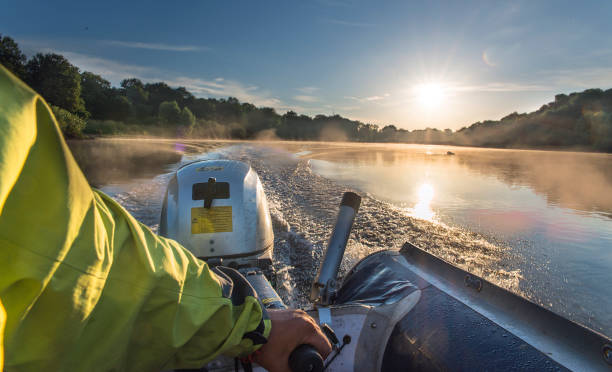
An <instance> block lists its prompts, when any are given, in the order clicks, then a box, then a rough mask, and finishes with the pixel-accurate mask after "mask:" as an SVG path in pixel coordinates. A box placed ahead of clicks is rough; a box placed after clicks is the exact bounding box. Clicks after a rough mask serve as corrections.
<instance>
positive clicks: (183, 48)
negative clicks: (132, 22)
mask: <svg viewBox="0 0 612 372" xmlns="http://www.w3.org/2000/svg"><path fill="white" fill-rule="evenodd" d="M102 43H103V44H106V45H112V46H117V47H122V48H135V49H150V50H164V51H171V52H199V51H206V50H210V48H208V47H204V46H196V45H170V44H161V43H143V42H140V41H120V40H103V41H102Z"/></svg>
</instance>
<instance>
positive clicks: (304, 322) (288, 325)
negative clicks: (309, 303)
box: [254, 309, 332, 372]
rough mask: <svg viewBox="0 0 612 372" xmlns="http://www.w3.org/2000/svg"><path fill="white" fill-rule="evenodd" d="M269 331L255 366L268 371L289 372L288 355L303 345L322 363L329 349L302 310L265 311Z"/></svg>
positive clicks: (319, 330) (323, 338) (326, 341)
mask: <svg viewBox="0 0 612 372" xmlns="http://www.w3.org/2000/svg"><path fill="white" fill-rule="evenodd" d="M268 316H269V317H270V320H271V321H272V330H271V331H270V336H269V337H268V342H267V343H266V344H264V345H263V346H262V347H261V348H260V349H259V353H255V356H254V360H255V362H256V363H257V364H259V365H260V366H262V367H264V368H265V369H267V370H268V371H270V372H290V371H291V370H290V369H289V355H290V354H291V352H292V351H293V350H295V348H297V347H298V346H300V345H302V344H309V345H312V346H314V348H315V349H317V351H318V352H319V354H321V356H322V357H323V360H325V358H327V356H328V355H329V353H331V350H332V347H331V344H330V343H329V341H328V340H327V337H325V335H324V334H323V332H322V331H321V329H320V328H319V326H318V325H317V323H316V322H315V321H314V319H312V318H311V317H310V316H308V314H306V313H305V312H304V311H302V310H292V309H290V310H268Z"/></svg>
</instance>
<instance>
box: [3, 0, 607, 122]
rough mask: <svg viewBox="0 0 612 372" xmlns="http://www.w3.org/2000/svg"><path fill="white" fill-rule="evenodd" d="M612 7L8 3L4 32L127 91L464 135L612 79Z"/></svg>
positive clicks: (211, 0) (329, 0)
mask: <svg viewBox="0 0 612 372" xmlns="http://www.w3.org/2000/svg"><path fill="white" fill-rule="evenodd" d="M611 15H612V2H608V1H601V2H577V1H567V2H565V1H524V2H523V1H503V2H494V1H466V2H459V1H457V2H455V1H453V2H444V1H422V2H409V1H377V2H374V1H370V2H366V1H352V0H319V1H297V2H291V1H278V2H273V1H244V2H242V1H241V2H233V1H229V0H227V1H220V0H198V1H191V0H181V1H163V2H162V1H146V2H145V1H127V0H123V1H96V2H85V1H42V0H34V1H29V0H5V1H4V4H3V6H2V12H0V33H2V34H3V35H8V36H11V37H13V38H14V39H15V40H16V41H17V42H18V43H19V44H20V46H21V47H22V49H23V50H24V52H26V54H27V55H28V56H31V55H32V54H33V53H35V52H39V51H43V52H48V51H54V52H58V53H61V54H63V55H65V56H66V57H68V58H69V60H70V61H71V62H72V63H74V64H75V65H77V66H78V67H80V68H81V69H82V70H88V71H92V72H95V73H99V74H101V75H102V76H103V77H105V78H106V79H108V80H110V81H111V82H112V83H113V84H115V85H117V84H118V83H119V82H120V81H121V79H123V78H127V77H138V78H141V79H142V80H144V81H159V80H162V81H166V82H167V83H169V84H170V85H172V86H186V87H187V88H188V89H189V90H190V91H192V92H193V93H195V94H196V95H197V96H202V97H207V96H211V97H227V96H230V95H231V96H235V97H237V98H239V99H241V100H245V101H249V102H253V103H255V104H256V105H258V106H272V107H275V108H277V110H279V111H280V112H284V111H286V110H289V109H293V110H296V111H298V112H299V113H306V114H318V113H323V114H332V113H338V114H341V115H343V116H347V117H350V118H355V119H360V120H363V121H367V122H372V123H376V124H379V125H386V124H394V125H396V126H398V127H402V128H407V129H416V128H425V127H427V126H430V127H438V128H451V129H458V128H460V127H462V126H465V125H469V124H471V123H473V122H475V121H479V120H485V119H499V118H501V117H502V116H504V115H506V114H508V113H510V112H512V111H519V112H524V111H531V110H534V109H537V108H538V107H539V106H541V105H542V104H544V103H547V102H549V101H551V100H553V99H554V95H555V94H556V93H569V92H573V91H581V90H584V89H586V88H591V87H600V88H604V89H607V88H610V87H612V22H610V16H611Z"/></svg>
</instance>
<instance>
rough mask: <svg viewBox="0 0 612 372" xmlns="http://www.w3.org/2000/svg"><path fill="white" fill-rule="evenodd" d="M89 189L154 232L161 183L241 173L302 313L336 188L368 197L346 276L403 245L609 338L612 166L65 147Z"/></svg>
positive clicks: (338, 146) (552, 159) (600, 158)
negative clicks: (235, 167) (235, 163)
mask: <svg viewBox="0 0 612 372" xmlns="http://www.w3.org/2000/svg"><path fill="white" fill-rule="evenodd" d="M70 146H71V148H72V149H73V152H74V154H75V157H76V158H77V161H78V162H79V163H80V164H81V167H82V169H83V171H84V172H85V174H86V175H87V177H88V179H89V181H90V183H91V184H92V185H94V186H96V187H98V188H100V189H101V190H102V191H104V192H106V193H108V194H109V195H111V196H112V197H113V198H115V199H116V200H117V201H118V202H119V203H121V204H122V205H123V206H124V207H125V208H126V209H127V210H129V211H130V212H131V213H132V214H133V215H134V216H135V217H136V218H137V219H138V220H140V221H141V222H143V223H145V224H146V225H148V226H150V227H151V228H152V229H153V230H154V231H156V230H157V227H158V223H159V215H160V211H161V203H162V200H163V194H164V192H165V188H166V184H167V182H168V180H169V178H170V176H171V172H172V171H174V170H176V169H177V168H178V167H179V166H180V165H182V164H185V163H187V162H191V161H194V160H198V159H216V158H223V159H236V160H242V161H246V162H249V163H250V164H251V165H252V166H253V168H254V169H255V170H256V171H257V173H258V174H259V176H260V178H261V180H262V182H263V186H264V189H265V191H266V195H267V197H268V201H269V203H270V211H271V214H272V221H273V225H274V233H275V246H274V259H275V262H274V264H275V267H276V269H277V273H278V275H279V277H280V279H281V280H279V281H278V283H280V284H279V286H280V288H278V289H279V293H280V295H281V296H282V297H283V299H284V300H285V301H286V302H287V303H289V304H290V305H293V306H300V305H305V304H307V301H306V299H307V295H306V293H307V289H308V288H309V286H310V281H311V280H312V278H313V277H314V274H315V272H316V269H317V267H318V263H319V259H320V256H321V254H322V251H323V249H324V248H325V245H326V242H327V239H328V238H329V234H330V232H331V228H332V225H333V223H334V222H335V216H336V213H337V209H338V205H339V202H340V197H341V195H342V192H343V191H346V190H354V191H357V192H358V193H360V194H361V195H362V196H363V197H364V199H363V202H362V207H361V209H360V212H359V215H358V217H357V219H356V221H355V227H354V230H353V233H352V235H351V239H350V241H349V245H348V248H347V254H346V256H345V259H344V261H343V267H342V270H343V272H346V270H348V269H349V268H350V267H351V266H352V265H353V264H354V263H356V262H357V261H358V260H359V259H360V258H362V257H364V256H365V255H367V254H369V253H371V252H373V251H376V250H380V249H388V248H396V249H397V248H399V247H401V245H402V244H403V243H404V242H405V241H410V242H412V243H413V244H415V245H417V246H419V247H421V248H423V249H425V250H427V251H429V252H431V253H433V254H435V255H437V256H439V257H441V258H443V259H445V260H447V261H449V262H452V263H454V264H456V265H458V266H460V267H462V268H464V269H467V270H469V271H471V272H473V273H475V274H477V275H481V276H483V277H484V278H486V279H488V280H490V281H492V282H494V283H496V284H498V285H500V286H502V287H505V288H508V289H510V290H512V291H515V292H517V293H519V294H520V295H522V296H525V297H527V298H529V299H531V300H532V301H534V302H536V303H539V304H541V305H543V306H545V307H547V308H549V309H552V310H553V311H555V312H557V313H560V314H561V315H563V316H566V317H569V318H570V319H572V320H575V321H577V322H579V323H582V324H585V325H587V326H589V327H590V328H593V329H595V330H597V331H600V332H602V333H604V334H606V335H608V336H612V312H611V311H610V309H612V155H609V154H591V153H569V152H550V151H523V150H495V149H475V148H468V147H465V148H464V147H445V146H422V145H399V144H393V145H390V144H362V143H357V144H347V143H320V142H312V143H306V142H221V141H193V140H191V141H189V140H186V141H179V140H141V139H139V140H129V139H125V140H94V141H74V142H71V143H70Z"/></svg>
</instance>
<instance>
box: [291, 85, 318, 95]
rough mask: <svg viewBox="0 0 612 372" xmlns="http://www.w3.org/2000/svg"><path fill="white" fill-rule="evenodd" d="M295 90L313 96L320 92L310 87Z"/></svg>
mask: <svg viewBox="0 0 612 372" xmlns="http://www.w3.org/2000/svg"><path fill="white" fill-rule="evenodd" d="M295 90H297V91H298V92H301V93H304V94H312V93H314V92H316V91H317V90H319V88H317V87H312V86H308V87H301V88H295Z"/></svg>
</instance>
